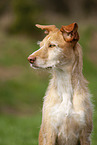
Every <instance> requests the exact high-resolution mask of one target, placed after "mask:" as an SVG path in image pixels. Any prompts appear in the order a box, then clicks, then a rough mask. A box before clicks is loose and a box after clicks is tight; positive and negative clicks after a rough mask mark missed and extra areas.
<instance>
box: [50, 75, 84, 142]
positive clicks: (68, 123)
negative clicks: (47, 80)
mask: <svg viewBox="0 0 97 145" xmlns="http://www.w3.org/2000/svg"><path fill="white" fill-rule="evenodd" d="M55 88H56V89H52V90H53V91H51V92H50V96H49V97H54V98H55V100H57V101H55V102H53V103H52V101H51V102H48V106H50V108H49V118H50V123H51V126H52V128H53V129H54V130H55V131H56V132H57V134H58V136H59V137H60V136H61V137H62V136H63V138H65V139H67V138H70V136H72V137H73V138H74V137H76V138H77V137H78V136H79V132H80V130H81V128H82V126H83V124H84V113H83V112H82V111H78V112H76V111H75V110H74V105H73V89H72V85H71V81H70V77H69V76H68V75H67V78H65V79H64V77H59V79H58V80H57V87H55ZM71 140H72V138H71Z"/></svg>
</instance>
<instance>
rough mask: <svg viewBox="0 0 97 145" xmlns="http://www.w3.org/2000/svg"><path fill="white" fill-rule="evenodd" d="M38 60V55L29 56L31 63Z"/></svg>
mask: <svg viewBox="0 0 97 145" xmlns="http://www.w3.org/2000/svg"><path fill="white" fill-rule="evenodd" d="M35 60H36V57H35V56H33V57H31V56H29V57H28V61H29V62H30V63H32V64H33V63H34V61H35Z"/></svg>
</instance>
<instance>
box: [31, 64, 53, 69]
mask: <svg viewBox="0 0 97 145" xmlns="http://www.w3.org/2000/svg"><path fill="white" fill-rule="evenodd" d="M30 66H31V67H33V68H36V69H51V68H52V66H48V67H41V66H37V65H35V64H32V63H30Z"/></svg>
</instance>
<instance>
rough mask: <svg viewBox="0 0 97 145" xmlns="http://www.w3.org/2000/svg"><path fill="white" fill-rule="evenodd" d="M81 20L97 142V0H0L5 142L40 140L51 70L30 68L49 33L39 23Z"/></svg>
mask: <svg viewBox="0 0 97 145" xmlns="http://www.w3.org/2000/svg"><path fill="white" fill-rule="evenodd" d="M73 22H77V23H78V25H79V34H80V41H79V42H80V44H81V46H82V48H83V60H84V68H83V73H84V75H85V77H86V78H87V79H88V81H89V82H90V83H89V88H90V92H91V94H93V97H92V102H93V104H94V116H93V123H94V130H93V133H92V145H96V144H97V95H96V94H97V0H74V1H72V0H68V1H66V0H1V1H0V145H37V144H38V132H39V128H40V124H41V109H42V103H43V96H44V95H45V91H46V88H47V85H48V82H49V75H48V73H47V72H45V71H39V70H38V71H37V70H33V69H31V68H30V65H29V63H28V61H27V57H28V56H29V54H31V53H32V52H33V51H35V50H37V49H38V46H37V43H36V42H37V41H38V40H42V38H43V37H44V36H45V35H44V34H43V32H42V31H41V30H39V29H37V28H36V27H35V24H36V23H39V24H55V25H56V26H57V27H59V28H60V27H61V25H68V24H70V23H73Z"/></svg>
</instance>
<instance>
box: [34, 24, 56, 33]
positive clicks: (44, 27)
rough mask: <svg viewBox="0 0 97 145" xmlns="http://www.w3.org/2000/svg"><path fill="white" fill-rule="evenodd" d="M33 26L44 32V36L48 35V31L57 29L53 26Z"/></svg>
mask: <svg viewBox="0 0 97 145" xmlns="http://www.w3.org/2000/svg"><path fill="white" fill-rule="evenodd" d="M35 26H36V27H38V28H41V29H42V30H46V31H45V34H48V33H49V32H50V31H54V30H55V29H57V28H56V26H55V25H39V24H36V25H35Z"/></svg>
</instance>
